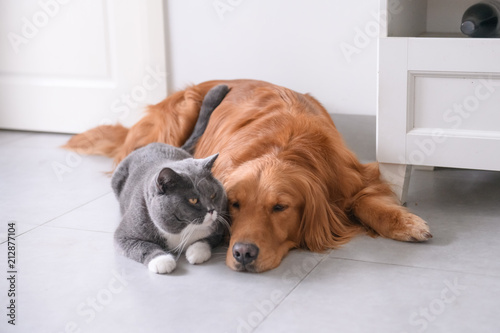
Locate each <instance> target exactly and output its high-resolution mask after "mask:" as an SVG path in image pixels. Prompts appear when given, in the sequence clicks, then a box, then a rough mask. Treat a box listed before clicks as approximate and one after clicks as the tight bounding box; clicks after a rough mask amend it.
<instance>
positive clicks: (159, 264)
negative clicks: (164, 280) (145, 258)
mask: <svg viewBox="0 0 500 333" xmlns="http://www.w3.org/2000/svg"><path fill="white" fill-rule="evenodd" d="M175 266H176V262H175V258H174V256H173V255H171V254H162V255H159V256H157V257H154V258H153V259H151V261H150V262H149V263H148V268H149V270H150V271H151V272H153V273H157V274H165V273H171V272H172V271H173V270H174V269H175Z"/></svg>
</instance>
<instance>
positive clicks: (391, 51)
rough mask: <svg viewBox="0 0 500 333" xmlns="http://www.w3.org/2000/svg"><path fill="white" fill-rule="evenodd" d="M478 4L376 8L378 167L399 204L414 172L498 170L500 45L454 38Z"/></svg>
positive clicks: (401, 3) (434, 2) (431, 0)
mask: <svg viewBox="0 0 500 333" xmlns="http://www.w3.org/2000/svg"><path fill="white" fill-rule="evenodd" d="M476 2H477V1H470V0H464V1H458V0H419V1H413V0H382V1H381V5H380V18H381V25H382V28H381V34H380V39H379V68H378V69H379V76H378V80H379V82H378V88H379V91H378V97H379V100H378V112H377V160H378V161H379V162H380V170H381V172H382V175H383V176H384V177H385V178H386V179H387V180H388V181H389V182H391V183H392V184H393V185H394V189H395V192H396V193H397V194H398V195H399V196H400V198H401V200H402V201H403V202H404V201H405V195H406V191H407V189H408V183H409V175H410V173H411V166H413V165H421V166H442V167H457V168H470V169H483V170H500V38H468V37H465V36H464V35H462V34H461V33H460V23H461V18H462V14H463V12H464V11H465V10H466V9H467V8H468V7H469V6H470V5H472V4H474V3H476Z"/></svg>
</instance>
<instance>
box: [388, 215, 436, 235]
mask: <svg viewBox="0 0 500 333" xmlns="http://www.w3.org/2000/svg"><path fill="white" fill-rule="evenodd" d="M391 238H393V239H396V240H400V241H405V242H425V241H427V240H429V239H431V238H432V234H431V233H430V231H429V226H428V225H427V222H425V221H424V220H422V219H421V218H420V217H418V216H417V215H414V214H411V213H406V214H404V215H403V216H402V218H401V226H400V228H398V230H394V232H393V235H392V237H391Z"/></svg>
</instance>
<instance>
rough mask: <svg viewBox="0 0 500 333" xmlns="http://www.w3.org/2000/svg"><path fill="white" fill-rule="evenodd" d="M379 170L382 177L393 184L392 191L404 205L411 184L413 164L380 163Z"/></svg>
mask: <svg viewBox="0 0 500 333" xmlns="http://www.w3.org/2000/svg"><path fill="white" fill-rule="evenodd" d="M379 170H380V175H381V177H382V179H383V180H385V181H386V182H388V183H389V184H390V185H391V187H392V191H393V192H394V193H395V194H396V196H397V197H398V198H399V200H400V201H401V204H402V205H404V204H405V203H406V195H407V194H408V186H409V184H410V175H411V165H409V164H390V163H379Z"/></svg>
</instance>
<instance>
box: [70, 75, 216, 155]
mask: <svg viewBox="0 0 500 333" xmlns="http://www.w3.org/2000/svg"><path fill="white" fill-rule="evenodd" d="M222 83H224V81H209V82H204V83H202V84H199V85H196V86H191V87H188V88H187V89H185V90H182V91H178V92H176V93H174V94H172V95H171V96H169V97H167V98H166V99H165V100H163V101H162V102H160V103H158V104H156V105H151V106H149V108H148V110H147V113H146V115H145V116H144V117H143V118H142V119H141V120H139V122H137V123H136V124H135V125H134V126H132V127H131V128H130V129H127V128H125V127H123V126H122V125H101V126H98V127H95V128H93V129H91V130H88V131H86V132H83V133H81V134H77V135H75V136H73V137H72V138H71V139H70V140H69V141H68V143H67V144H66V145H64V146H63V148H66V149H69V150H74V151H77V152H78V153H81V154H89V155H104V156H108V157H111V158H113V159H114V161H115V165H118V163H120V161H121V160H123V159H124V158H125V157H126V156H127V155H128V154H130V153H131V152H132V151H134V150H135V149H137V148H140V147H144V146H146V145H147V144H149V143H151V142H163V143H167V144H170V145H173V146H176V147H179V146H180V145H182V144H183V143H184V142H186V139H187V138H188V136H189V134H191V132H193V129H194V127H195V123H196V120H197V119H198V114H199V111H200V107H201V105H202V101H203V98H204V96H205V95H206V94H207V92H208V91H209V90H210V89H211V88H213V87H214V86H216V85H218V84H222ZM219 102H220V101H219Z"/></svg>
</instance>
